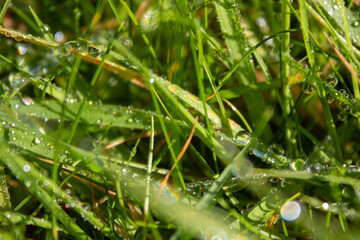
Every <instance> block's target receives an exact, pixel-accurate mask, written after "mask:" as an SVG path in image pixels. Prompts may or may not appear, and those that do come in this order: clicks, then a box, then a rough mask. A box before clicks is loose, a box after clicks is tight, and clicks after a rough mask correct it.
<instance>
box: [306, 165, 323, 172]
mask: <svg viewBox="0 0 360 240" xmlns="http://www.w3.org/2000/svg"><path fill="white" fill-rule="evenodd" d="M321 169H322V166H321V164H320V163H315V164H310V165H309V167H308V168H307V171H308V172H311V173H320V172H321Z"/></svg>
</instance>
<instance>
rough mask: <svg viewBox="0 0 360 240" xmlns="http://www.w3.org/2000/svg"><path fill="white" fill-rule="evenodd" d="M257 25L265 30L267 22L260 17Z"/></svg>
mask: <svg viewBox="0 0 360 240" xmlns="http://www.w3.org/2000/svg"><path fill="white" fill-rule="evenodd" d="M256 25H258V27H259V28H263V27H265V26H266V20H265V18H263V17H258V18H257V19H256Z"/></svg>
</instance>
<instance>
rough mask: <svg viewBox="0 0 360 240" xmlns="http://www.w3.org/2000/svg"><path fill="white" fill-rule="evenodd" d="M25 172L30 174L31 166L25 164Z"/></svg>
mask: <svg viewBox="0 0 360 240" xmlns="http://www.w3.org/2000/svg"><path fill="white" fill-rule="evenodd" d="M23 171H24V172H29V171H30V166H29V165H28V164H25V165H24V167H23Z"/></svg>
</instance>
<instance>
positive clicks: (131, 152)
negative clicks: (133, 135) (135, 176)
mask: <svg viewBox="0 0 360 240" xmlns="http://www.w3.org/2000/svg"><path fill="white" fill-rule="evenodd" d="M135 155H136V147H133V148H132V149H131V151H130V156H131V157H134V156H135Z"/></svg>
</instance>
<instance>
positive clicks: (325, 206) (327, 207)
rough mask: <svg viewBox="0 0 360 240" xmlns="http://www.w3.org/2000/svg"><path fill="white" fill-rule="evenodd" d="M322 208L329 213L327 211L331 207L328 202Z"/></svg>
mask: <svg viewBox="0 0 360 240" xmlns="http://www.w3.org/2000/svg"><path fill="white" fill-rule="evenodd" d="M321 207H322V208H323V209H324V210H325V211H327V210H328V209H329V207H330V205H329V204H328V203H327V202H324V203H323V204H322V205H321Z"/></svg>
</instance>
